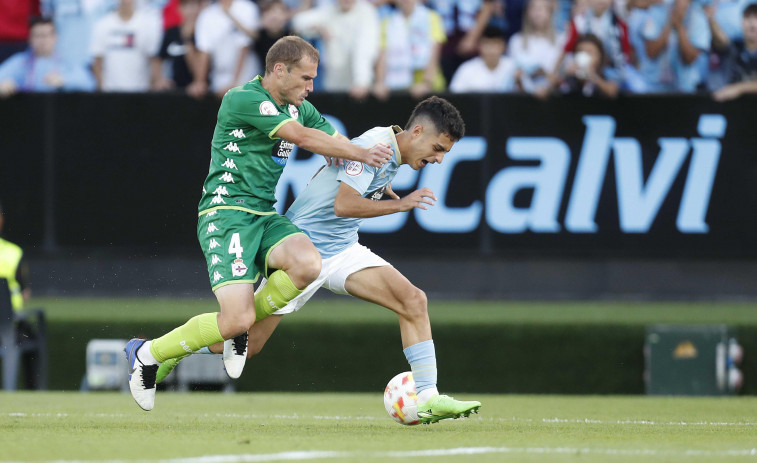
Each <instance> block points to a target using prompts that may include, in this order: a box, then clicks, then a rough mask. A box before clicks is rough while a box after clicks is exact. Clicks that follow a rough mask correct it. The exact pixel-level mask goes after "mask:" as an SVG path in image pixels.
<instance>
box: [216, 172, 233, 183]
mask: <svg viewBox="0 0 757 463" xmlns="http://www.w3.org/2000/svg"><path fill="white" fill-rule="evenodd" d="M218 180H223V181H224V182H226V183H235V182H234V177H233V176H232V175H231V172H225V173H224V174H223V175H221V176H220V177H218Z"/></svg>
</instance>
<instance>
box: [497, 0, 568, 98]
mask: <svg viewBox="0 0 757 463" xmlns="http://www.w3.org/2000/svg"><path fill="white" fill-rule="evenodd" d="M554 11H555V2H554V1H553V0H529V2H528V4H527V6H526V11H525V12H524V14H523V28H522V29H521V31H520V32H518V33H517V34H515V35H513V36H512V37H511V38H510V43H509V44H508V46H507V53H508V55H509V56H510V57H511V58H512V59H513V61H515V65H516V67H517V72H516V80H517V82H518V87H519V88H520V89H522V90H523V91H525V92H528V93H534V92H535V91H536V90H537V89H539V88H544V87H546V86H548V85H549V82H548V81H547V78H546V77H547V75H548V74H549V73H550V72H552V70H553V69H554V68H555V65H557V60H558V59H559V58H560V51H561V46H562V43H561V40H562V37H560V36H559V35H558V33H557V32H556V31H555V27H554V23H553V21H552V17H553V15H554Z"/></svg>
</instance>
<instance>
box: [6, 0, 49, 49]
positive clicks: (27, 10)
mask: <svg viewBox="0 0 757 463" xmlns="http://www.w3.org/2000/svg"><path fill="white" fill-rule="evenodd" d="M0 12H1V13H0V63H2V62H3V61H5V60H6V59H7V58H8V57H10V56H11V55H13V54H15V53H19V52H21V51H23V50H24V49H25V48H26V44H27V40H28V38H29V20H31V18H33V17H36V16H39V13H40V12H39V0H0Z"/></svg>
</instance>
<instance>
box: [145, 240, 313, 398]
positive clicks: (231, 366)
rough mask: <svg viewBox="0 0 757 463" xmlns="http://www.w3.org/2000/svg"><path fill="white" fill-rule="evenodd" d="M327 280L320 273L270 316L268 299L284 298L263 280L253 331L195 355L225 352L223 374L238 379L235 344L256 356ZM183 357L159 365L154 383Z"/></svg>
mask: <svg viewBox="0 0 757 463" xmlns="http://www.w3.org/2000/svg"><path fill="white" fill-rule="evenodd" d="M300 237H301V235H294V236H292V238H298V239H299V238H300ZM284 243H286V241H284ZM290 249H292V248H290ZM274 253H275V251H272V252H271V254H274ZM327 261H328V259H327ZM274 262H276V263H278V262H279V261H277V260H274ZM274 273H275V272H274ZM326 277H327V273H322V274H319V275H318V278H316V280H315V281H313V282H312V283H310V284H309V285H308V286H307V287H306V288H305V290H303V291H302V292H300V294H299V295H297V296H296V297H295V298H294V299H292V300H291V301H289V302H286V304H285V305H284V307H283V308H282V309H279V310H277V311H276V312H275V313H274V314H273V315H271V314H270V313H269V312H270V310H271V309H270V305H269V300H274V301H275V302H274V304H284V303H285V300H284V298H283V297H281V296H280V294H281V291H280V290H279V289H277V290H276V291H270V290H267V289H266V288H267V287H268V284H269V281H268V280H267V279H265V280H263V281H262V282H261V283H260V286H258V289H257V291H255V296H254V297H255V311H256V321H255V324H254V325H252V328H250V330H249V332H245V333H243V335H241V336H237V337H235V338H232V340H231V341H232V342H234V343H235V345H232V346H230V347H229V348H225V345H226V344H227V343H229V342H230V341H228V340H227V341H225V342H224V343H218V344H214V345H212V346H208V347H204V348H202V349H200V350H199V351H197V352H194V353H200V354H222V353H225V358H224V366H225V367H226V372H227V373H228V374H229V376H231V377H232V378H238V377H239V376H240V375H241V371H242V368H243V367H244V363H243V362H242V359H240V355H241V354H240V353H238V352H237V349H236V347H237V345H240V346H241V345H242V343H243V342H244V346H246V350H244V349H242V351H241V353H245V354H246V358H250V357H252V356H253V355H255V354H258V353H259V352H260V351H261V350H262V349H263V346H265V343H266V342H267V341H268V339H269V338H270V337H271V335H272V334H273V332H274V330H275V329H276V327H277V326H278V324H279V322H280V321H281V317H282V316H283V315H286V314H288V313H291V312H295V311H297V310H299V309H300V308H302V306H303V305H305V303H306V302H307V301H308V300H309V299H310V298H311V297H312V296H313V294H315V292H316V291H318V289H319V288H320V287H321V285H322V284H323V280H324V279H325V278H326ZM272 294H273V295H272ZM269 298H270V299H269ZM261 307H263V309H261ZM187 355H188V354H187ZM184 357H185V356H182V357H176V358H173V359H169V360H167V361H165V362H163V363H161V364H160V368H158V373H157V376H156V382H157V383H160V382H162V381H163V380H164V379H165V378H166V377H167V376H168V374H169V373H171V371H173V369H174V368H176V366H177V365H178V364H179V362H180V361H181V359H183V358H184ZM240 363H241V367H240Z"/></svg>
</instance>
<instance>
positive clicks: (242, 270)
mask: <svg viewBox="0 0 757 463" xmlns="http://www.w3.org/2000/svg"><path fill="white" fill-rule="evenodd" d="M246 273H247V266H246V265H244V261H243V260H242V259H234V262H233V263H232V264H231V274H232V275H233V276H235V277H241V276H244V275H245V274H246Z"/></svg>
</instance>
